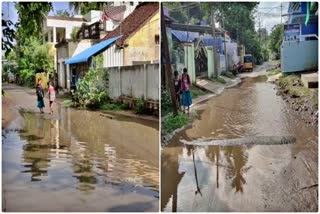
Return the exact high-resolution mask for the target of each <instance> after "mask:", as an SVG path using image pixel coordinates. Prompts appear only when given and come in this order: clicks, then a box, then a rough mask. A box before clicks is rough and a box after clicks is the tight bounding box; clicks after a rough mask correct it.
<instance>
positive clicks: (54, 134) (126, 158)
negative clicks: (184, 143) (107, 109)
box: [2, 107, 159, 211]
mask: <svg viewBox="0 0 320 214" xmlns="http://www.w3.org/2000/svg"><path fill="white" fill-rule="evenodd" d="M22 115H23V118H24V125H23V129H22V130H21V131H16V130H3V131H2V139H3V141H2V159H3V162H2V169H3V172H2V173H3V174H2V179H3V183H2V185H3V186H2V187H3V188H2V190H3V207H4V208H5V210H6V211H128V210H130V211H157V210H158V198H159V189H158V188H159V167H158V165H159V155H158V154H159V144H158V133H159V132H158V131H159V130H158V122H153V121H152V122H151V121H146V120H141V119H133V118H129V117H122V116H115V118H114V119H109V118H107V117H104V116H102V115H101V113H99V112H92V111H84V110H74V109H71V108H63V107H62V108H59V109H58V112H56V113H55V114H54V115H53V116H52V117H50V116H47V115H45V116H44V115H40V114H38V113H22Z"/></svg>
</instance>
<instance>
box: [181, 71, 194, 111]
mask: <svg viewBox="0 0 320 214" xmlns="http://www.w3.org/2000/svg"><path fill="white" fill-rule="evenodd" d="M190 87H191V81H190V76H189V74H188V70H187V69H186V68H184V69H183V74H182V76H181V90H182V105H183V112H184V113H186V108H187V113H188V114H189V111H190V106H191V104H192V97H191V93H190Z"/></svg>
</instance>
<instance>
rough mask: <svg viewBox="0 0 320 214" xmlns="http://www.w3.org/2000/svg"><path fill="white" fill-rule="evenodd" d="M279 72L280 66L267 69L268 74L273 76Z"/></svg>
mask: <svg viewBox="0 0 320 214" xmlns="http://www.w3.org/2000/svg"><path fill="white" fill-rule="evenodd" d="M279 73H281V69H280V68H274V69H271V70H269V71H268V76H273V75H276V74H279Z"/></svg>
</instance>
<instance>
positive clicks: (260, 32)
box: [259, 13, 261, 43]
mask: <svg viewBox="0 0 320 214" xmlns="http://www.w3.org/2000/svg"><path fill="white" fill-rule="evenodd" d="M259 42H260V43H261V13H259Z"/></svg>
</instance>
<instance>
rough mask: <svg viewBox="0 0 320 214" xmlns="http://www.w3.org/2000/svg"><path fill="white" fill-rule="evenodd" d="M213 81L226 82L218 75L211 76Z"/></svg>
mask: <svg viewBox="0 0 320 214" xmlns="http://www.w3.org/2000/svg"><path fill="white" fill-rule="evenodd" d="M213 81H215V82H219V83H222V84H226V81H225V80H224V79H223V78H222V77H220V76H218V77H214V78H213Z"/></svg>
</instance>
